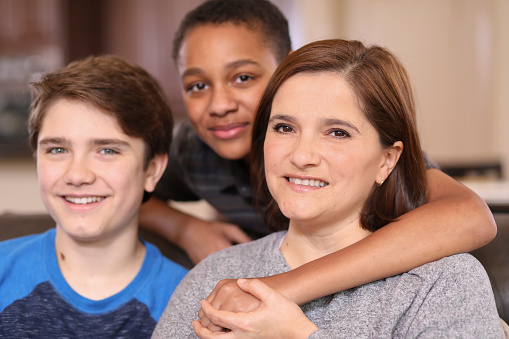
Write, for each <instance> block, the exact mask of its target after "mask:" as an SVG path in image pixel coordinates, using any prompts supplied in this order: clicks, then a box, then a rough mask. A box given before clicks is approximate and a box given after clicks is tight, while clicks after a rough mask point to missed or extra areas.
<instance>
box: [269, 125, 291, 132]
mask: <svg viewBox="0 0 509 339" xmlns="http://www.w3.org/2000/svg"><path fill="white" fill-rule="evenodd" d="M274 130H275V131H276V132H279V133H291V132H293V128H292V127H291V126H288V125H283V124H277V125H276V126H274Z"/></svg>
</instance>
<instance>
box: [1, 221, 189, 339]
mask: <svg viewBox="0 0 509 339" xmlns="http://www.w3.org/2000/svg"><path fill="white" fill-rule="evenodd" d="M144 245H145V247H146V254H145V259H144V261H143V265H142V267H141V269H140V271H139V272H138V274H137V275H136V277H135V278H134V280H133V281H132V282H131V283H130V284H129V285H128V286H127V287H126V288H125V289H124V290H122V291H121V292H119V293H117V294H115V295H113V296H111V297H109V298H106V299H103V300H98V301H96V300H90V299H87V298H84V297H82V296H81V295H79V294H78V293H76V292H75V291H74V290H73V289H72V288H71V287H70V286H69V285H68V284H67V282H66V281H65V279H64V277H63V275H62V273H61V272H60V269H59V266H58V262H57V258H56V251H55V229H51V230H48V231H47V232H45V233H43V234H38V235H30V236H26V237H21V238H17V239H11V240H7V241H4V242H1V243H0V338H149V337H150V335H151V333H152V331H153V329H154V327H155V325H156V323H157V320H159V317H160V316H161V314H162V312H163V310H164V308H165V307H166V304H167V303H168V300H169V299H170V296H171V294H172V293H173V290H174V289H175V287H177V285H178V283H179V282H180V280H181V279H182V278H183V277H184V275H185V274H186V273H187V270H186V269H185V268H183V267H181V266H179V265H178V264H176V263H174V262H172V261H170V260H168V259H167V258H165V257H163V255H162V254H161V252H160V251H159V249H157V248H156V247H155V246H154V245H152V244H149V243H146V242H144Z"/></svg>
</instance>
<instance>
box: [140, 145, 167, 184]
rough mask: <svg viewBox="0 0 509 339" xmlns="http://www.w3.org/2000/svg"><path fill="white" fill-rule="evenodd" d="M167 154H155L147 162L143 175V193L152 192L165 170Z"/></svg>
mask: <svg viewBox="0 0 509 339" xmlns="http://www.w3.org/2000/svg"><path fill="white" fill-rule="evenodd" d="M167 163H168V154H156V155H155V156H154V157H153V158H152V159H151V160H150V162H149V164H148V166H147V171H146V174H145V191H147V192H153V191H154V189H155V188H156V184H157V182H158V181H159V179H161V176H162V175H163V173H164V170H165V169H166V165H167Z"/></svg>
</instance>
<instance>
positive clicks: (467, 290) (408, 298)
mask: <svg viewBox="0 0 509 339" xmlns="http://www.w3.org/2000/svg"><path fill="white" fill-rule="evenodd" d="M285 234H286V232H279V233H274V234H271V235H269V236H266V237H264V238H262V239H260V240H257V241H253V242H250V243H247V244H242V245H237V246H233V247H231V248H228V249H226V250H223V251H221V252H218V253H215V254H212V255H210V256H209V257H208V258H206V259H205V260H204V261H202V262H201V263H200V264H198V265H197V266H196V267H195V268H193V269H192V270H191V271H190V272H189V273H188V274H187V276H186V277H185V278H184V279H183V280H182V282H181V283H180V285H179V286H178V287H177V289H176V290H175V293H174V294H173V296H172V297H171V299H170V301H169V303H168V306H167V307H166V310H165V311H164V313H163V315H162V316H161V318H160V320H159V323H158V324H157V326H156V329H155V331H154V334H153V336H152V338H195V337H196V336H195V334H194V331H193V328H192V326H191V322H192V321H193V320H194V319H198V317H197V314H198V310H199V309H200V304H199V303H200V300H202V299H205V298H206V297H207V296H208V295H209V293H210V292H211V291H212V290H213V288H214V286H215V285H216V283H217V282H218V281H219V280H221V279H229V278H250V277H262V276H268V275H274V274H277V273H282V272H286V271H289V270H290V268H289V267H288V265H287V263H286V261H285V259H284V258H283V256H282V254H281V251H280V250H279V245H280V243H281V240H282V238H283V237H284V235H285ZM317 283H319V282H317ZM302 310H303V311H304V313H305V314H306V316H307V317H308V318H309V319H310V320H311V321H312V322H313V323H315V324H316V325H317V326H318V328H319V330H318V331H316V332H314V333H313V334H312V335H311V336H310V338H312V339H318V338H340V337H341V338H416V337H419V338H504V333H503V329H502V326H501V323H500V319H499V317H498V313H497V310H496V306H495V300H494V297H493V292H492V290H491V285H490V282H489V279H488V276H487V274H486V272H485V270H484V268H483V267H482V265H481V264H480V263H479V262H478V261H477V260H476V259H475V258H474V257H472V256H471V255H469V254H458V255H454V256H451V257H447V258H443V259H441V260H438V261H435V262H432V263H430V264H426V265H423V266H420V267H417V268H415V269H413V270H411V271H409V272H407V273H404V274H400V275H397V276H394V277H390V278H387V279H382V280H378V281H375V282H372V283H369V284H365V285H362V286H359V287H356V288H352V289H349V290H346V291H342V292H339V293H335V294H333V295H329V296H326V297H323V298H320V299H316V300H314V301H312V302H310V303H307V304H305V305H303V306H302Z"/></svg>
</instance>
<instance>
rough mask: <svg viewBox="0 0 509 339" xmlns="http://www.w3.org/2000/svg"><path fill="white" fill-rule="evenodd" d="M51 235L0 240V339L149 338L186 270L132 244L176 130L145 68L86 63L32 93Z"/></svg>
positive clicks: (100, 60) (33, 137)
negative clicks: (142, 207) (22, 338)
mask: <svg viewBox="0 0 509 339" xmlns="http://www.w3.org/2000/svg"><path fill="white" fill-rule="evenodd" d="M32 88H33V91H34V94H35V98H34V100H33V102H32V107H31V114H30V118H29V122H28V129H29V134H30V136H29V141H30V146H31V147H32V149H33V151H34V153H35V157H36V160H37V173H38V178H39V186H40V193H41V198H42V201H43V202H44V205H45V206H46V208H47V209H48V211H49V213H50V215H51V216H52V217H53V219H54V220H55V222H56V227H55V228H53V229H50V230H49V231H47V232H45V233H43V234H39V235H31V236H26V237H22V238H17V239H12V240H8V241H5V242H2V243H0V257H1V258H2V260H1V262H0V282H1V283H0V337H2V338H14V337H18V338H19V337H36V338H56V337H73V338H81V337H89V338H118V337H122V338H145V337H147V338H148V337H150V335H151V333H152V331H153V329H154V327H155V324H156V322H157V320H158V319H159V317H160V315H161V313H162V311H163V310H164V307H165V306H166V303H167V302H168V300H169V298H170V296H171V294H172V293H173V290H174V289H175V287H176V286H177V284H178V283H179V282H180V280H181V279H182V277H183V276H184V275H185V274H186V273H187V271H186V270H185V269H184V268H182V267H181V266H179V265H177V264H176V263H173V262H171V261H170V260H168V259H166V258H164V257H163V256H162V255H161V253H160V252H159V250H158V249H157V248H156V247H155V246H154V245H152V244H149V243H146V242H145V241H143V240H142V239H140V238H139V237H138V213H139V208H140V206H141V204H142V200H143V199H144V197H145V196H146V195H147V194H148V192H152V191H153V190H154V188H155V185H156V183H157V182H158V180H159V178H160V177H161V175H162V173H163V171H164V169H165V167H166V164H167V161H168V158H167V150H168V147H169V144H170V141H171V131H172V128H173V121H172V117H171V112H170V109H169V107H168V105H167V102H166V99H165V97H164V95H163V93H162V90H161V88H160V87H159V85H158V84H157V82H156V81H155V80H154V78H153V77H152V76H151V75H149V74H148V73H147V72H146V71H145V70H143V69H142V68H140V67H138V66H135V65H132V64H130V63H128V62H126V61H124V60H122V59H120V58H117V57H113V56H101V57H90V58H87V59H84V60H81V61H76V62H73V63H71V64H69V65H68V66H67V67H64V68H62V69H60V70H57V71H54V72H52V73H49V74H47V75H45V76H43V77H42V78H41V79H40V81H38V82H35V83H33V84H32Z"/></svg>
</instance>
